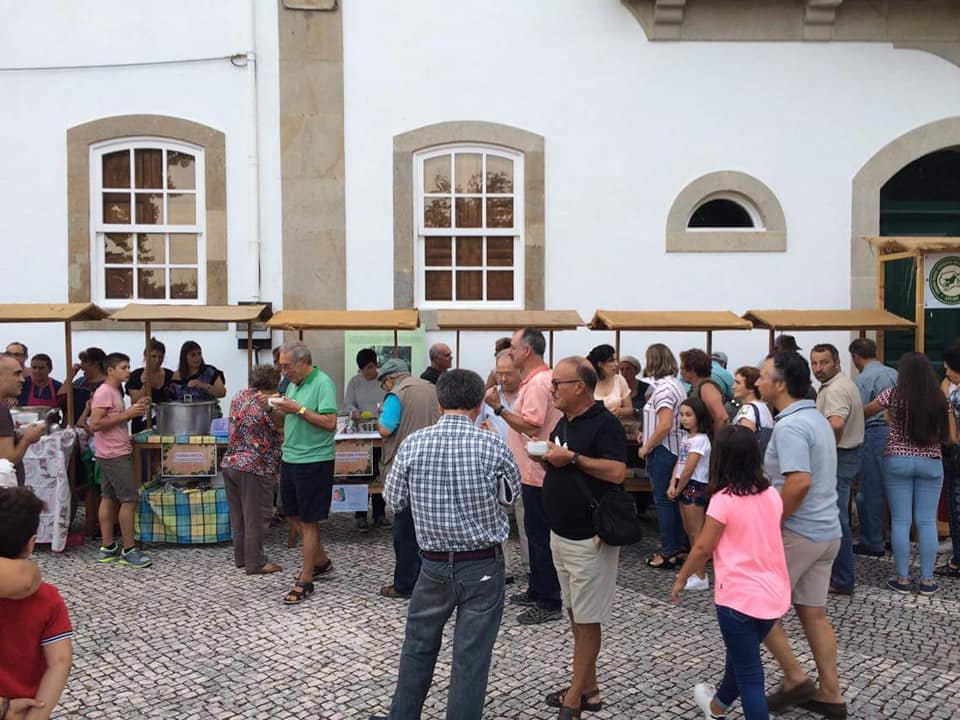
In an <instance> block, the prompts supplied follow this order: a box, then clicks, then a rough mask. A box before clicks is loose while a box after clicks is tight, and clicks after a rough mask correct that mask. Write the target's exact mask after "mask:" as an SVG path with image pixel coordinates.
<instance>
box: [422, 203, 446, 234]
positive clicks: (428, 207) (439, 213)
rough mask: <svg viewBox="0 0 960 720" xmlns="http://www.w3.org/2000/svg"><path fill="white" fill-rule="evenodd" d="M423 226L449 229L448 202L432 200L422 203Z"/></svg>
mask: <svg viewBox="0 0 960 720" xmlns="http://www.w3.org/2000/svg"><path fill="white" fill-rule="evenodd" d="M423 224H424V226H425V227H428V228H447V227H450V201H449V200H447V199H445V198H432V199H429V198H428V199H427V200H425V201H424V207H423Z"/></svg>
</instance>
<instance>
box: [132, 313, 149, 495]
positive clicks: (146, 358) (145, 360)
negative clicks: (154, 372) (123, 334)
mask: <svg viewBox="0 0 960 720" xmlns="http://www.w3.org/2000/svg"><path fill="white" fill-rule="evenodd" d="M151 339H152V335H151V333H150V321H149V320H147V321H146V322H144V323H143V365H144V370H146V369H147V368H148V367H149V365H148V362H149V358H150V340H151ZM145 374H147V373H145ZM141 379H142V378H141ZM142 387H143V391H144V392H145V393H149V394H150V395H153V385H151V384H150V377H149V374H147V380H146V381H145V382H144V383H143V385H142ZM150 395H148V397H149V396H150ZM144 419H145V420H146V429H147V430H149V429H150V428H151V427H153V411H152V410H151V411H150V412H148V413H147V417H146V418H144ZM139 452H140V451H139V450H134V453H135V454H137V453H139ZM139 481H140V476H139V475H137V482H139Z"/></svg>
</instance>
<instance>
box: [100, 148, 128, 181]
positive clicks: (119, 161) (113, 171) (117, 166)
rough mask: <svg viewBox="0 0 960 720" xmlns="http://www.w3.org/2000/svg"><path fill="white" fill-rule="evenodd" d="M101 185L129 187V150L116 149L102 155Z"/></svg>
mask: <svg viewBox="0 0 960 720" xmlns="http://www.w3.org/2000/svg"><path fill="white" fill-rule="evenodd" d="M103 187H105V188H128V187H130V151H129V150H118V151H117V152H112V153H107V154H105V155H104V156H103Z"/></svg>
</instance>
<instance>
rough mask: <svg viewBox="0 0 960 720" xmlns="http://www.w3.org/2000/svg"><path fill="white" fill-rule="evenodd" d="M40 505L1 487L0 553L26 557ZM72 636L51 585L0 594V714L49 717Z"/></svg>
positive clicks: (30, 719)
mask: <svg viewBox="0 0 960 720" xmlns="http://www.w3.org/2000/svg"><path fill="white" fill-rule="evenodd" d="M42 510H43V503H42V502H41V501H40V499H39V498H38V497H37V496H36V495H34V494H33V491H32V490H30V489H28V488H0V557H5V558H11V559H15V558H26V557H29V555H30V553H32V552H33V544H34V542H36V539H37V534H36V533H37V527H38V526H39V524H40V512H41V511H42ZM72 638H73V628H72V627H71V626H70V615H69V614H68V613H67V606H66V605H65V604H64V602H63V598H61V597H60V593H58V592H57V589H56V588H55V587H54V586H53V585H48V584H47V583H40V588H39V589H38V590H37V591H36V592H35V593H34V594H33V595H30V596H28V597H25V598H23V599H22V600H8V599H3V598H0V717H4V716H8V717H17V718H20V717H22V718H24V720H47V718H49V717H50V714H51V713H52V712H53V709H54V708H55V707H56V705H57V702H58V701H59V700H60V694H61V693H62V692H63V688H64V687H65V686H66V684H67V676H68V675H69V674H70V666H71V664H72V662H73V642H72ZM8 712H9V713H11V715H8Z"/></svg>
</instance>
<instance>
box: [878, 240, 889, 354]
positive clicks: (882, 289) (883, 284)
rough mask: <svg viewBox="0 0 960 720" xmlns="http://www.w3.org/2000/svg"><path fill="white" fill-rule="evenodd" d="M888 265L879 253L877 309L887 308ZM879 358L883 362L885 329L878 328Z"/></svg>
mask: <svg viewBox="0 0 960 720" xmlns="http://www.w3.org/2000/svg"><path fill="white" fill-rule="evenodd" d="M886 291H887V266H886V265H884V263H883V260H881V259H880V256H879V255H877V309H878V310H886V309H887V298H886ZM877 359H878V360H879V361H880V362H883V330H877Z"/></svg>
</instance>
